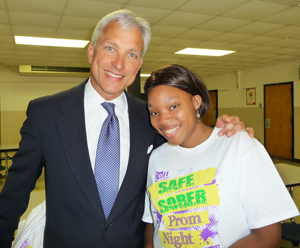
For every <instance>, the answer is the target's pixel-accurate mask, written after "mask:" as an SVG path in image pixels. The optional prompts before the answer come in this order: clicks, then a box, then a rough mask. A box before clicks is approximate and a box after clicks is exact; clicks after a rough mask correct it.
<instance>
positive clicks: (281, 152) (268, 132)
mask: <svg viewBox="0 0 300 248" xmlns="http://www.w3.org/2000/svg"><path fill="white" fill-rule="evenodd" d="M293 97H294V85H293V82H287V83H279V84H269V85H264V105H265V109H264V111H265V112H264V118H265V128H264V130H265V132H264V133H265V148H266V150H267V152H268V153H269V155H270V156H271V157H276V158H284V159H289V160H292V159H293V158H294V140H293V137H294V121H293V120H294V111H293V109H294V108H293V102H294V101H293Z"/></svg>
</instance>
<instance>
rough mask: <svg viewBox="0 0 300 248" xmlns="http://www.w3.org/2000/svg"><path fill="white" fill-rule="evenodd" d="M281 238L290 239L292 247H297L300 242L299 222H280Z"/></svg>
mask: <svg viewBox="0 0 300 248" xmlns="http://www.w3.org/2000/svg"><path fill="white" fill-rule="evenodd" d="M281 227H282V238H283V239H285V240H288V241H291V242H292V244H293V246H294V247H298V246H299V243H300V224H296V223H295V222H292V223H281Z"/></svg>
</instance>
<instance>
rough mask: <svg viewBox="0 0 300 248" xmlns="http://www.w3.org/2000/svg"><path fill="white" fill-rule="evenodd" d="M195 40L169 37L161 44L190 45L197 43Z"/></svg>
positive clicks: (172, 45) (173, 45)
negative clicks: (169, 38)
mask: <svg viewBox="0 0 300 248" xmlns="http://www.w3.org/2000/svg"><path fill="white" fill-rule="evenodd" d="M197 43H198V41H196V40H186V39H171V40H168V41H166V42H164V43H163V46H171V47H191V46H193V45H195V44H197Z"/></svg>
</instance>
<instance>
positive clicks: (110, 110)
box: [101, 102, 115, 115]
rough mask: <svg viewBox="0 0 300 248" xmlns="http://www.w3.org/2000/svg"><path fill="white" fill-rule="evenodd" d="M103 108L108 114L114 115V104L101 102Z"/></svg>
mask: <svg viewBox="0 0 300 248" xmlns="http://www.w3.org/2000/svg"><path fill="white" fill-rule="evenodd" d="M101 105H102V106H103V108H105V110H106V111H107V112H108V114H109V115H115V104H114V103H111V102H103V103H102V104H101Z"/></svg>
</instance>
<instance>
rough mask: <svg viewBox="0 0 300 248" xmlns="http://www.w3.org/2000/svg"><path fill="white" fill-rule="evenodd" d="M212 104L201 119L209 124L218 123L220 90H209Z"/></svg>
mask: <svg viewBox="0 0 300 248" xmlns="http://www.w3.org/2000/svg"><path fill="white" fill-rule="evenodd" d="M208 93H209V96H210V101H211V105H210V108H209V110H208V111H207V113H206V115H205V116H204V117H203V118H201V121H202V122H203V123H204V124H205V125H207V126H214V125H216V120H217V118H218V90H209V91H208Z"/></svg>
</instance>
